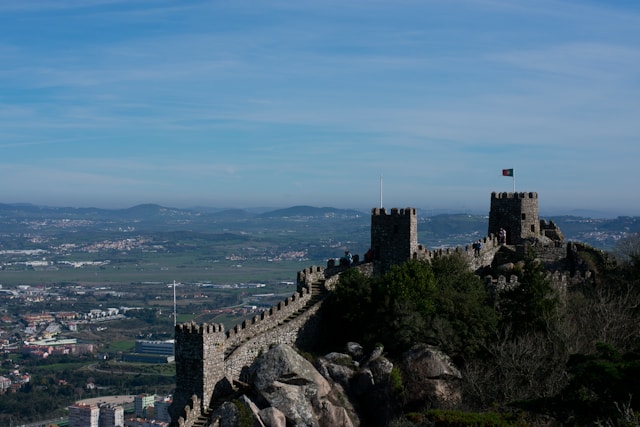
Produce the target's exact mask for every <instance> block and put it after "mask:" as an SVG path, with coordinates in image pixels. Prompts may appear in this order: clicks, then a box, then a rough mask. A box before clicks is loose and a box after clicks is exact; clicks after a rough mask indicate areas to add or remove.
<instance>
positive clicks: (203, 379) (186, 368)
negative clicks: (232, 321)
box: [169, 323, 226, 420]
mask: <svg viewBox="0 0 640 427" xmlns="http://www.w3.org/2000/svg"><path fill="white" fill-rule="evenodd" d="M225 339H226V335H225V333H224V326H222V325H217V324H206V323H203V324H202V325H196V324H195V323H185V324H180V325H176V330H175V356H176V390H175V393H174V395H173V403H172V404H171V406H170V407H169V413H170V415H171V419H172V420H177V419H178V417H180V416H181V412H182V411H183V409H184V407H185V406H186V405H187V404H189V402H190V399H191V398H192V396H196V397H197V398H198V399H199V401H200V405H201V408H200V409H201V411H204V410H206V409H207V408H208V407H209V403H210V402H211V398H212V396H213V390H214V388H215V385H216V384H217V383H218V381H220V380H221V379H222V378H223V377H224V375H225V371H224V341H225Z"/></svg>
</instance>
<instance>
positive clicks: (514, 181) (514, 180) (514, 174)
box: [512, 169, 516, 194]
mask: <svg viewBox="0 0 640 427" xmlns="http://www.w3.org/2000/svg"><path fill="white" fill-rule="evenodd" d="M512 178H513V193H514V194H515V192H516V170H515V169H514V170H513V176H512Z"/></svg>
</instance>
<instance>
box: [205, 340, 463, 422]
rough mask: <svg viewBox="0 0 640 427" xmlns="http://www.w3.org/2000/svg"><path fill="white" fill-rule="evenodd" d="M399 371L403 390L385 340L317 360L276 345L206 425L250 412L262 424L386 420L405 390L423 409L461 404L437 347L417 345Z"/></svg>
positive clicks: (451, 369) (454, 376)
mask: <svg viewBox="0 0 640 427" xmlns="http://www.w3.org/2000/svg"><path fill="white" fill-rule="evenodd" d="M400 369H401V371H400V372H402V377H403V378H406V379H405V380H404V385H405V388H404V393H400V392H399V390H398V389H397V387H398V384H397V383H394V381H392V377H393V376H394V374H393V372H394V365H393V363H392V362H391V361H390V360H389V359H388V358H387V357H385V355H384V349H383V348H382V347H381V346H379V347H376V348H375V349H374V350H373V351H371V352H370V353H369V354H365V353H364V351H363V349H362V347H361V346H360V345H359V344H357V343H349V344H348V345H347V347H346V349H345V352H344V353H339V352H333V353H329V354H327V355H325V356H322V357H319V358H317V359H316V360H315V361H314V363H313V364H312V363H311V362H309V361H308V360H306V359H305V358H304V357H302V356H301V355H300V354H298V353H297V352H296V351H295V350H294V349H293V348H292V347H290V346H288V345H286V344H280V345H276V346H274V347H273V348H271V349H270V350H269V351H267V352H266V353H264V354H262V355H261V356H259V357H258V358H257V359H256V360H255V361H254V363H253V364H252V365H251V367H250V368H249V370H248V372H247V376H246V378H248V381H249V383H248V384H245V387H244V390H243V394H242V395H241V396H240V397H237V396H236V397H235V398H234V401H233V403H229V402H226V403H224V404H222V405H221V406H219V407H218V408H217V409H216V410H215V411H213V413H212V417H211V418H210V419H209V425H211V426H239V425H245V424H242V423H241V421H240V420H241V419H244V420H245V423H246V418H247V417H252V418H253V425H254V426H264V427H290V426H305V427H307V426H313V427H325V426H326V427H329V426H331V427H333V426H342V427H359V426H360V425H366V426H374V427H375V426H386V425H388V424H389V423H390V422H391V421H392V420H393V419H394V418H395V417H396V416H397V414H398V411H399V409H400V408H401V406H402V405H403V403H405V402H404V401H403V400H402V399H403V397H404V396H407V395H408V396H411V399H409V402H413V399H416V400H420V401H422V405H423V407H424V406H427V405H428V406H435V407H448V406H449V405H453V404H454V403H455V402H459V399H460V391H459V390H458V388H457V381H458V379H459V378H460V373H459V372H458V370H457V369H456V368H455V366H454V365H453V364H452V363H451V361H450V360H449V358H448V357H447V356H446V355H444V354H442V353H441V352H439V351H438V350H437V349H435V348H434V347H429V346H417V347H415V348H413V349H412V350H411V351H410V352H408V353H406V354H405V355H404V357H403V358H402V361H401V363H400ZM239 408H241V410H239ZM243 417H244V418H243Z"/></svg>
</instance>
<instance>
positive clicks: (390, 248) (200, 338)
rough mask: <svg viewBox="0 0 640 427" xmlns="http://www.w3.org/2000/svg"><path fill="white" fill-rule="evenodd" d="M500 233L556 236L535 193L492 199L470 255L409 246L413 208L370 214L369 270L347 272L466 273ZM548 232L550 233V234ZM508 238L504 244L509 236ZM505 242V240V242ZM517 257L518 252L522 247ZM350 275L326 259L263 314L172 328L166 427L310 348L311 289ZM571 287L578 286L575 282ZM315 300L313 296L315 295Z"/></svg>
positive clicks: (187, 420) (558, 277) (186, 420)
mask: <svg viewBox="0 0 640 427" xmlns="http://www.w3.org/2000/svg"><path fill="white" fill-rule="evenodd" d="M500 227H504V228H505V229H507V233H508V234H507V243H508V244H520V243H521V242H522V241H523V239H525V238H528V237H538V236H541V235H543V234H541V233H542V232H543V230H544V235H545V236H546V235H547V234H548V235H558V233H559V230H558V229H557V227H555V224H553V223H551V224H546V223H544V222H542V223H541V222H539V219H538V200H537V193H492V195H491V215H490V219H489V234H488V236H486V237H484V238H482V239H481V242H482V249H481V250H480V251H479V253H476V251H474V249H473V248H472V245H471V244H469V245H466V246H464V247H457V248H448V249H438V250H428V249H427V248H426V247H424V246H423V245H419V244H418V242H417V237H418V232H417V214H416V209H415V208H405V209H392V210H391V212H390V213H387V212H386V210H385V209H382V208H381V209H373V210H372V213H371V250H372V255H373V257H372V258H373V261H374V262H373V263H359V259H360V258H359V257H358V256H354V260H355V263H354V267H355V268H359V269H360V270H361V271H362V272H363V273H364V274H366V275H373V274H380V273H383V272H384V271H386V270H387V269H388V268H389V267H390V266H391V265H396V264H401V263H403V262H404V261H406V260H408V259H419V260H427V261H431V260H433V259H435V258H437V257H443V256H450V255H452V254H460V255H461V256H462V257H463V258H464V259H465V260H466V261H467V263H468V264H469V266H470V268H471V269H472V270H473V271H479V270H480V269H481V268H482V267H484V266H488V265H490V264H491V262H492V260H493V258H494V256H495V254H496V253H497V252H498V250H499V249H500V248H501V246H502V245H501V244H500V243H499V242H498V238H497V234H498V230H499V228H500ZM554 233H555V234H554ZM510 235H511V239H509V236H510ZM510 240H511V241H510ZM536 249H538V250H542V252H544V253H545V254H546V255H548V256H549V257H551V258H553V257H555V256H560V255H561V254H562V255H564V254H565V253H566V246H563V245H560V246H557V245H555V246H554V245H551V246H548V247H545V248H536ZM521 250H523V251H524V249H523V248H521ZM348 268H350V267H349V266H345V265H340V264H338V265H336V262H335V260H330V261H329V262H328V264H327V268H322V267H316V266H314V267H310V268H307V269H305V270H302V271H300V272H298V275H297V285H298V286H297V291H296V292H295V293H294V294H293V295H291V296H290V297H289V298H287V299H285V300H283V301H281V302H279V303H278V304H277V305H275V306H273V307H271V308H270V309H269V310H267V311H265V312H263V313H261V314H260V315H259V316H255V317H253V318H252V319H248V320H245V321H243V322H242V323H241V324H239V325H236V326H234V327H233V328H231V329H229V330H228V331H226V332H225V331H224V328H223V327H222V325H201V326H196V325H178V326H177V327H176V353H175V354H176V374H177V382H176V393H175V394H174V404H173V405H172V408H171V416H172V420H177V421H175V422H174V424H173V425H180V426H181V427H191V426H193V425H194V424H195V423H196V421H197V419H198V417H200V415H201V414H202V413H203V412H205V411H206V410H207V408H208V406H209V404H210V401H211V398H212V396H213V392H214V388H215V386H216V383H218V382H219V381H220V380H222V379H224V378H227V379H228V380H229V381H234V380H242V379H243V378H242V375H243V369H244V368H245V367H247V366H249V365H250V364H251V363H252V362H253V361H254V360H255V358H256V357H257V356H258V355H259V354H260V353H261V352H264V351H266V350H268V349H269V348H270V347H271V346H272V345H274V344H280V343H286V344H295V345H298V346H302V345H303V344H304V343H310V342H313V340H314V336H316V334H317V331H318V322H319V320H318V311H319V309H320V306H321V304H311V302H312V301H313V298H314V294H313V292H314V289H317V287H314V286H313V285H314V284H317V283H322V284H323V286H324V288H325V289H327V290H331V289H333V288H334V287H335V284H336V283H337V281H338V280H339V277H340V273H341V272H343V271H345V270H346V269H348ZM514 277H515V279H514ZM550 278H551V279H552V281H553V283H554V286H557V287H558V289H565V290H566V288H567V284H569V283H570V282H572V281H573V280H574V279H572V278H570V276H568V275H567V274H565V273H555V275H552V276H551V277H550ZM575 280H580V278H579V277H576V278H575ZM485 281H486V283H487V286H488V287H489V288H490V289H494V290H495V291H496V292H499V290H501V289H506V288H508V287H509V286H516V285H517V277H516V276H512V277H511V278H509V279H507V278H505V277H503V276H500V277H498V278H495V279H494V278H491V277H487V278H485ZM315 297H317V296H315Z"/></svg>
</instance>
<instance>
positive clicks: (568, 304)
mask: <svg viewBox="0 0 640 427" xmlns="http://www.w3.org/2000/svg"><path fill="white" fill-rule="evenodd" d="M639 242H640V238H639V237H638V236H637V235H636V236H632V237H630V238H627V239H625V240H623V241H621V242H620V244H619V246H618V249H619V250H618V254H617V255H618V257H617V262H613V261H611V259H612V258H611V257H608V256H603V254H602V253H601V252H600V251H595V250H591V249H590V248H588V247H586V246H585V247H583V248H582V249H581V251H582V253H581V255H580V256H581V257H582V258H583V260H584V261H585V262H588V263H590V264H589V265H590V267H591V270H592V271H594V272H595V273H596V277H595V278H594V280H592V281H591V282H589V283H587V284H585V285H583V286H580V287H578V288H571V289H567V290H561V289H553V288H552V286H551V283H550V281H549V280H548V279H547V278H546V275H545V271H544V268H543V265H542V263H540V262H539V261H537V259H536V254H535V253H534V252H530V253H529V254H528V256H527V257H526V259H525V260H524V261H525V262H524V267H523V268H521V270H520V271H519V272H518V275H519V282H520V286H518V287H515V288H513V289H509V290H506V291H503V292H500V293H499V294H498V295H491V294H490V293H489V292H488V291H487V289H485V286H484V284H483V281H482V280H481V279H480V278H479V277H478V276H477V275H475V274H474V273H472V272H470V271H469V270H468V267H467V265H466V263H465V262H464V260H463V259H461V258H459V257H457V256H450V257H442V258H439V259H436V260H434V261H433V262H432V263H431V264H430V263H428V262H421V261H416V260H412V261H408V262H406V263H405V264H403V265H401V266H395V267H393V268H392V269H390V271H388V272H387V273H386V274H385V275H384V276H382V277H367V276H364V275H362V274H361V273H360V272H358V271H357V270H350V271H348V272H346V273H345V274H343V276H342V278H341V280H340V282H339V283H338V285H337V286H336V290H335V292H334V295H333V297H332V299H331V300H329V301H328V302H327V303H326V304H325V309H327V310H330V312H331V314H332V315H331V316H328V317H329V318H330V319H333V323H332V326H331V327H332V329H331V333H330V334H328V335H330V336H332V337H334V339H335V342H334V344H336V345H338V344H339V343H344V342H345V341H358V342H361V343H363V344H365V345H369V346H373V345H374V344H376V343H381V344H383V345H384V347H385V349H386V350H387V351H388V353H389V356H390V357H392V358H393V357H394V356H399V355H400V354H401V353H402V352H403V351H404V350H406V349H408V348H409V347H411V346H412V345H414V344H416V343H431V344H435V345H438V346H439V347H440V348H441V349H442V350H444V351H445V352H446V353H448V354H449V355H450V356H452V358H453V359H454V361H455V362H456V363H457V365H458V366H459V367H460V368H461V369H462V371H463V382H464V387H463V389H464V390H463V391H464V400H463V401H464V407H460V408H448V409H454V411H453V414H456V415H451V414H449V415H446V414H447V413H448V412H444V413H439V414H438V416H437V417H438V420H440V421H439V422H438V423H437V424H436V425H463V424H459V422H455V421H453V420H454V419H457V418H460V417H461V416H462V415H460V413H461V412H460V411H462V412H463V413H466V412H473V413H477V414H479V413H493V411H496V410H499V411H502V412H503V414H508V416H507V415H505V418H504V420H507V419H509V417H510V416H512V414H513V413H514V412H516V413H517V412H521V413H524V414H528V415H527V417H534V416H535V417H538V418H539V417H547V418H548V419H554V420H556V421H558V422H560V423H563V424H574V425H575V424H577V425H585V424H594V423H600V424H601V425H640V424H637V423H634V420H636V421H637V417H636V415H635V411H637V410H639V409H640V385H639V384H638V382H637V378H638V374H639V373H640V336H639V335H638V331H639V330H640V316H638V310H639V307H640V275H639V274H638V273H640V250H639V249H638V248H639V247H640V245H639V244H638V243H639ZM345 325H348V328H345V327H344V326H345ZM405 380H407V379H405ZM399 395H402V394H401V393H400V394H399ZM399 404H400V406H401V404H402V402H399ZM428 406H429V402H425V407H428ZM456 411H457V412H456ZM423 415H424V416H423V417H417V418H416V417H415V414H414V418H413V419H414V420H415V419H421V420H423V421H420V422H416V423H418V424H420V423H422V422H424V425H432V424H429V423H433V422H434V418H433V414H431V418H430V421H429V417H428V416H427V415H428V414H426V413H425V414H423ZM405 416H406V414H405ZM447 416H449V417H450V419H451V420H452V421H451V424H447V423H445V422H444V421H442V418H443V417H444V418H446V417H447ZM624 423H626V424H624ZM478 425H485V424H478ZM491 425H494V424H491ZM495 425H513V424H511V421H509V422H507V421H504V423H503V424H500V423H497V424H495Z"/></svg>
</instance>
